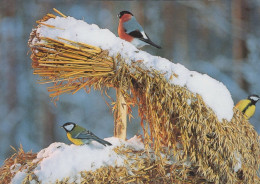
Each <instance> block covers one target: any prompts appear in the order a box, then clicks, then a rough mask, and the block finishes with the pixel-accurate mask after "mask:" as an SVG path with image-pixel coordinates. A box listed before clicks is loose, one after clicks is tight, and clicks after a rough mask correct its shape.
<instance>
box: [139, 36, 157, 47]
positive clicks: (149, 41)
mask: <svg viewBox="0 0 260 184" xmlns="http://www.w3.org/2000/svg"><path fill="white" fill-rule="evenodd" d="M146 36H147V35H146ZM147 38H148V39H144V38H139V39H140V40H142V41H143V42H146V43H148V44H150V45H152V46H154V47H156V48H157V49H161V48H162V47H160V46H159V45H156V44H155V43H153V42H152V41H151V40H150V38H149V37H148V36H147Z"/></svg>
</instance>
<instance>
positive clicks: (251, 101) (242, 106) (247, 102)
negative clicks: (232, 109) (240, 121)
mask: <svg viewBox="0 0 260 184" xmlns="http://www.w3.org/2000/svg"><path fill="white" fill-rule="evenodd" d="M259 99H260V97H259V96H258V95H255V94H252V95H249V96H248V97H247V99H243V100H240V101H239V102H238V103H237V104H236V108H237V109H238V110H239V111H241V112H242V113H243V114H244V115H245V118H246V119H250V118H251V117H252V116H253V115H254V113H255V105H256V103H257V101H258V100H259Z"/></svg>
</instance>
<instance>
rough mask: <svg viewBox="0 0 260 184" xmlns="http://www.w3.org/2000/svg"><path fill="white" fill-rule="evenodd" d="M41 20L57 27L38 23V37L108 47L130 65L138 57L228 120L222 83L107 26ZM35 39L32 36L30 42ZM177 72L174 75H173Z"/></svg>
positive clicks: (227, 95)
mask: <svg viewBox="0 0 260 184" xmlns="http://www.w3.org/2000/svg"><path fill="white" fill-rule="evenodd" d="M45 23H47V24H49V25H53V26H55V27H57V29H55V28H50V27H47V26H41V27H40V28H38V30H37V33H38V34H39V35H40V36H42V37H50V38H53V39H58V37H62V38H66V39H69V40H73V41H78V42H84V43H87V44H90V45H94V46H98V47H100V48H102V49H103V50H109V53H110V55H111V56H116V55H117V53H120V54H121V55H122V56H123V58H125V59H126V62H127V63H128V64H129V65H131V62H132V61H138V60H142V61H143V62H142V65H140V66H141V67H143V68H144V69H146V70H152V69H155V70H158V71H160V72H161V73H162V74H165V78H166V79H167V80H168V81H169V82H170V83H171V84H174V85H180V86H183V87H187V88H188V89H189V90H190V91H191V92H193V93H198V94H200V95H201V97H202V98H203V100H204V101H205V103H206V104H207V105H208V106H209V107H210V108H211V109H212V110H213V111H214V112H215V114H216V115H217V117H218V119H219V121H222V119H226V120H228V121H230V120H231V119H232V117H233V107H234V102H233V100H232V98H231V94H230V92H229V91H228V89H227V88H226V86H225V85H224V84H223V83H221V82H219V81H217V80H215V79H213V78H211V77H209V76H208V75H206V74H201V73H198V72H196V71H189V70H188V69H187V68H185V67H184V66H183V65H181V64H179V63H177V64H175V63H172V62H170V61H169V60H167V59H165V58H161V57H159V56H152V55H150V54H148V53H146V52H144V51H141V50H138V49H137V48H135V47H134V46H133V45H132V44H130V43H129V42H126V41H124V40H122V39H120V38H118V37H116V36H115V35H114V34H113V33H112V32H111V31H109V30H108V29H100V28H99V27H98V26H97V25H95V24H91V25H90V24H88V23H86V22H84V21H82V20H76V19H74V18H73V17H67V18H62V17H56V18H51V19H49V20H48V21H46V22H45ZM37 42H39V40H37V39H34V40H33V43H37ZM173 74H177V77H175V76H173Z"/></svg>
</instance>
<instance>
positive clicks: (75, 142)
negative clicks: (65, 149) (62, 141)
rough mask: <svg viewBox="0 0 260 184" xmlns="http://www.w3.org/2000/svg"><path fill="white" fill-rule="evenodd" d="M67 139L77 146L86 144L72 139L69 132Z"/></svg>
mask: <svg viewBox="0 0 260 184" xmlns="http://www.w3.org/2000/svg"><path fill="white" fill-rule="evenodd" d="M67 137H68V139H69V140H70V141H71V142H72V143H73V144H76V145H82V144H84V142H82V140H81V139H74V138H72V137H71V134H70V133H69V132H67Z"/></svg>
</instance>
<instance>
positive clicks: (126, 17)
mask: <svg viewBox="0 0 260 184" xmlns="http://www.w3.org/2000/svg"><path fill="white" fill-rule="evenodd" d="M117 17H118V18H119V24H118V29H117V31H118V35H119V37H120V38H121V39H123V40H126V41H128V42H130V43H132V44H133V45H134V46H135V47H137V48H141V47H143V46H145V45H149V44H150V45H152V46H154V47H156V48H158V49H161V47H160V46H158V45H156V44H155V43H153V42H152V41H151V39H150V38H149V37H148V35H147V34H146V33H145V32H144V29H143V28H142V26H141V25H140V24H139V23H138V22H137V20H136V18H135V17H134V15H133V14H132V13H131V12H129V11H121V12H120V13H119V14H118V15H117Z"/></svg>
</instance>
